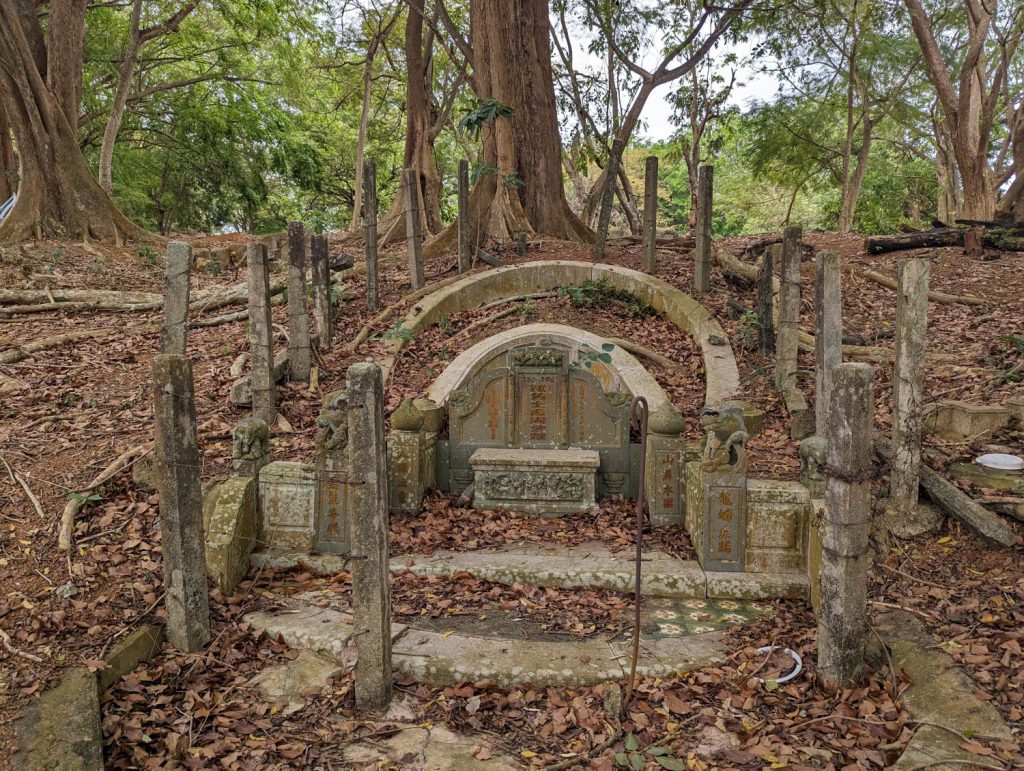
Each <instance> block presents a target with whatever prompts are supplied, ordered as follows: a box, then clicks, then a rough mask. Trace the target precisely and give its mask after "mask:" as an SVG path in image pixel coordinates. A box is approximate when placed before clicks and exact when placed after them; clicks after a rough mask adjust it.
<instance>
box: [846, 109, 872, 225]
mask: <svg viewBox="0 0 1024 771" xmlns="http://www.w3.org/2000/svg"><path fill="white" fill-rule="evenodd" d="M863 123H864V133H863V135H862V137H861V144H860V148H859V149H858V150H857V158H856V161H854V166H853V173H852V174H850V176H849V178H848V179H847V180H846V189H845V190H844V192H843V200H842V204H841V206H840V209H839V232H840V233H844V234H845V233H849V232H850V231H851V230H853V215H854V214H856V212H857V200H858V199H859V198H860V190H861V187H862V186H863V185H864V175H865V174H867V170H868V158H869V157H870V155H871V138H872V137H871V132H872V130H873V128H874V124H873V123H872V122H871V119H870V118H868V116H867V115H865V116H863Z"/></svg>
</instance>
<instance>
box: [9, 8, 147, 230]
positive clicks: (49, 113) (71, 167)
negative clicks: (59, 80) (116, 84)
mask: <svg viewBox="0 0 1024 771" xmlns="http://www.w3.org/2000/svg"><path fill="white" fill-rule="evenodd" d="M33 23H34V24H35V27H32V26H31V25H30V24H28V23H27V22H26V23H23V19H22V15H21V13H20V9H19V3H18V2H17V1H16V0H0V110H2V111H3V113H4V114H5V115H6V117H7V120H8V122H9V123H10V126H11V130H12V133H13V136H14V141H15V145H16V146H17V148H18V154H19V160H20V166H21V179H20V184H19V189H18V202H17V204H16V205H15V207H14V209H13V210H12V211H11V213H10V215H8V217H7V218H6V219H5V220H4V221H3V222H2V223H0V243H11V242H18V241H23V240H26V239H28V238H33V237H35V238H42V237H43V236H44V235H47V236H49V235H56V234H60V235H65V236H69V237H72V238H93V239H97V240H105V241H114V242H118V241H120V239H121V238H122V237H123V236H128V237H131V238H136V239H140V240H156V239H155V238H154V237H153V236H151V235H150V234H148V233H146V232H145V231H144V230H142V228H140V227H139V226H138V225H136V224H134V223H133V222H131V221H130V220H129V219H128V218H127V217H125V216H124V215H123V214H122V213H121V212H120V211H119V210H118V209H117V207H116V206H115V205H114V202H113V201H112V200H111V199H110V196H108V195H107V194H106V193H105V192H104V191H103V189H102V188H101V187H100V186H99V183H98V182H97V181H96V179H95V178H94V177H93V175H92V171H91V169H90V168H89V165H88V164H87V163H86V160H85V156H84V155H82V151H81V150H80V149H79V146H78V140H77V137H76V136H75V133H74V132H73V131H72V130H71V125H70V124H69V123H68V121H67V119H66V118H65V116H64V111H63V109H62V108H61V106H60V102H59V101H58V98H57V96H56V95H55V94H54V92H53V91H52V90H51V89H50V88H49V86H48V85H47V78H46V69H47V66H46V55H45V46H44V48H43V50H42V57H41V59H40V51H39V50H38V46H39V45H41V43H42V33H41V31H40V30H39V28H38V22H33ZM26 26H27V27H28V29H29V32H28V33H27V34H26Z"/></svg>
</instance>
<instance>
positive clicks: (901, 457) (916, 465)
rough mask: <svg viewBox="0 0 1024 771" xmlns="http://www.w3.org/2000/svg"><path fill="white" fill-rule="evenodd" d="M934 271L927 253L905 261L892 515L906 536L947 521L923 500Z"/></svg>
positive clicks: (899, 305)
mask: <svg viewBox="0 0 1024 771" xmlns="http://www.w3.org/2000/svg"><path fill="white" fill-rule="evenodd" d="M930 272H931V265H930V263H929V262H928V260H927V258H923V257H912V258H908V259H904V260H900V262H899V276H898V285H897V290H896V364H895V367H894V370H893V378H892V402H893V404H892V461H891V466H890V471H889V502H888V505H887V506H886V519H887V520H888V524H889V527H890V529H891V530H892V531H893V532H894V533H895V534H896V535H897V536H900V537H912V536H917V535H921V534H923V533H926V532H929V531H931V530H934V529H935V528H936V527H938V525H939V524H940V522H941V520H942V517H941V515H940V514H939V512H938V510H937V509H935V508H934V507H931V506H926V505H921V504H920V503H919V502H918V485H919V484H920V474H921V424H922V422H923V421H924V410H923V406H924V357H925V350H926V349H927V347H928V280H929V274H930Z"/></svg>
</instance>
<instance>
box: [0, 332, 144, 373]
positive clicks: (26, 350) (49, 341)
mask: <svg viewBox="0 0 1024 771" xmlns="http://www.w3.org/2000/svg"><path fill="white" fill-rule="evenodd" d="M124 331H125V330H124V329H121V328H117V327H111V328H107V329H81V330H78V331H77V332H65V333H64V334H62V335H54V336H53V337H44V338H42V339H41V340H33V341H32V342H30V343H25V344H24V345H20V346H11V348H10V350H7V351H3V352H2V353H0V364H14V363H15V362H19V361H22V360H23V359H27V358H29V357H30V356H32V355H34V354H36V353H39V352H41V351H45V350H48V349H50V348H56V347H57V346H60V345H66V344H67V343H74V342H77V341H79V340H89V339H92V338H96V337H106V336H107V335H113V334H116V333H118V332H124Z"/></svg>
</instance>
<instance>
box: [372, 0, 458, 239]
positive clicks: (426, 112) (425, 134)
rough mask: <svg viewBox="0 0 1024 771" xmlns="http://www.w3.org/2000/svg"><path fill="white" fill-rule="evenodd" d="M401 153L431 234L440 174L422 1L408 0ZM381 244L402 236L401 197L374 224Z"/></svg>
mask: <svg viewBox="0 0 1024 771" xmlns="http://www.w3.org/2000/svg"><path fill="white" fill-rule="evenodd" d="M405 61H406V69H407V72H408V78H407V80H406V89H405V153H404V155H403V158H402V168H405V169H414V170H415V171H416V177H417V179H418V180H419V188H420V189H419V193H420V194H419V196H417V198H418V199H419V205H420V225H421V227H422V228H423V230H424V231H425V232H427V233H430V234H431V235H433V234H435V233H440V232H441V230H442V228H443V224H442V222H441V176H440V174H438V172H437V161H436V160H435V158H434V140H435V139H436V138H437V128H439V127H436V121H437V114H436V113H437V111H436V106H435V104H434V100H433V82H432V81H433V78H432V76H431V73H432V71H433V39H432V38H431V39H430V40H429V41H428V43H427V45H426V46H425V45H424V43H423V0H409V13H408V16H407V18H406V22H405ZM378 230H379V232H380V233H381V245H382V246H384V245H387V244H393V243H397V242H399V241H401V240H404V239H405V235H406V233H405V205H404V197H403V196H401V195H396V196H395V198H394V200H393V201H392V203H391V208H390V209H389V210H388V213H387V214H385V215H384V218H383V219H382V220H381V224H380V226H379V227H378Z"/></svg>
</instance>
